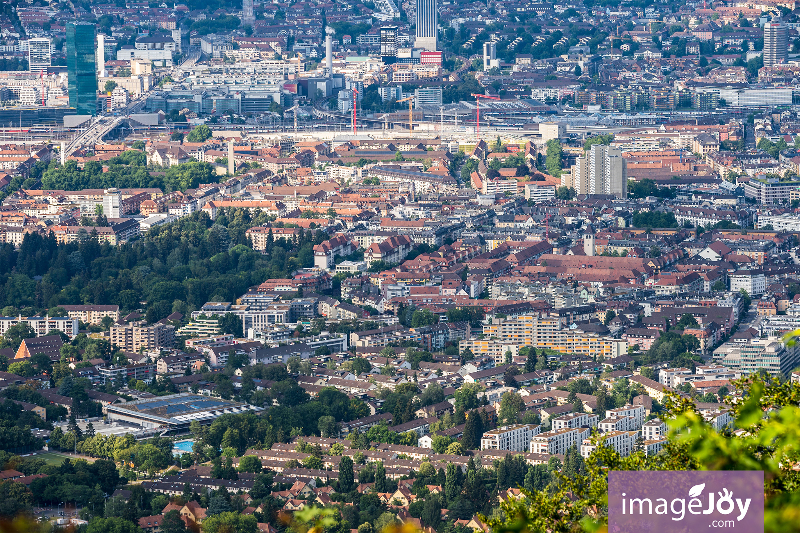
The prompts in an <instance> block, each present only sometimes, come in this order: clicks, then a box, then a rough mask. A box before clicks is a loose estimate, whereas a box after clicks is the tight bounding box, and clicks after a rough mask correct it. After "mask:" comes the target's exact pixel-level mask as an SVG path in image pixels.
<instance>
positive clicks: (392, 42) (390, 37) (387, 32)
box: [380, 26, 397, 64]
mask: <svg viewBox="0 0 800 533" xmlns="http://www.w3.org/2000/svg"><path fill="white" fill-rule="evenodd" d="M380 38H381V60H382V61H383V62H384V63H387V64H388V63H394V62H395V61H397V26H384V27H383V28H381V33H380Z"/></svg>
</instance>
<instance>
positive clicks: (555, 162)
mask: <svg viewBox="0 0 800 533" xmlns="http://www.w3.org/2000/svg"><path fill="white" fill-rule="evenodd" d="M561 158H562V150H561V143H560V142H559V141H558V139H550V140H549V141H547V156H546V157H545V163H544V164H545V167H547V172H548V174H550V175H551V176H555V177H558V176H560V175H561Z"/></svg>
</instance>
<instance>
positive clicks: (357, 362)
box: [351, 357, 372, 375]
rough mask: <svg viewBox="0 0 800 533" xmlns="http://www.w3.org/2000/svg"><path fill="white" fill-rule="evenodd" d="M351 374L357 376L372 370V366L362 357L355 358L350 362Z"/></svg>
mask: <svg viewBox="0 0 800 533" xmlns="http://www.w3.org/2000/svg"><path fill="white" fill-rule="evenodd" d="M351 368H352V372H353V374H356V375H359V374H362V373H365V372H369V371H370V370H372V365H371V364H370V362H369V361H367V360H366V359H364V358H363V357H356V358H354V359H353V360H352V367H351Z"/></svg>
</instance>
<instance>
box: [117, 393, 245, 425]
mask: <svg viewBox="0 0 800 533" xmlns="http://www.w3.org/2000/svg"><path fill="white" fill-rule="evenodd" d="M113 407H114V408H113V409H112V408H111V406H109V409H108V411H109V413H112V412H113V413H116V414H119V415H126V416H132V417H134V418H146V419H149V420H151V421H160V422H162V423H164V424H172V425H174V424H187V423H189V422H191V421H192V420H198V421H201V422H202V421H210V420H212V419H214V418H217V417H218V416H222V415H223V414H228V413H243V412H245V411H255V410H261V409H259V408H257V407H254V406H252V405H248V404H246V403H240V402H234V401H231V400H223V399H222V398H214V397H211V396H203V395H200V394H188V393H184V394H172V395H169V396H159V397H156V398H147V399H144V400H138V401H135V402H126V403H125V404H120V405H115V406H113Z"/></svg>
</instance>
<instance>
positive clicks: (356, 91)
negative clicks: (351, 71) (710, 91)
mask: <svg viewBox="0 0 800 533" xmlns="http://www.w3.org/2000/svg"><path fill="white" fill-rule="evenodd" d="M357 105H358V89H356V88H355V87H353V135H355V134H356V106H357Z"/></svg>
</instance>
